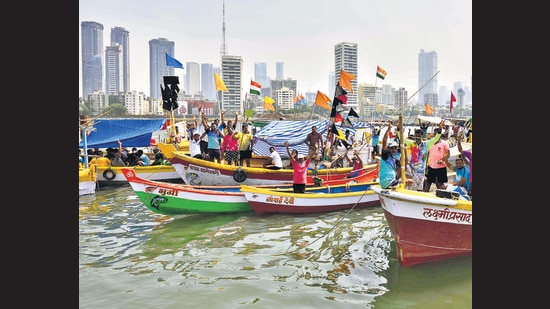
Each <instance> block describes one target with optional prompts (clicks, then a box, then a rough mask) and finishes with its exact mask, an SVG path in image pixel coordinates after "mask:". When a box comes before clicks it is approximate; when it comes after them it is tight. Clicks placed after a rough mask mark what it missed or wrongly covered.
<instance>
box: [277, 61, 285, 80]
mask: <svg viewBox="0 0 550 309" xmlns="http://www.w3.org/2000/svg"><path fill="white" fill-rule="evenodd" d="M284 78H285V63H284V62H275V79H279V80H280V79H284Z"/></svg>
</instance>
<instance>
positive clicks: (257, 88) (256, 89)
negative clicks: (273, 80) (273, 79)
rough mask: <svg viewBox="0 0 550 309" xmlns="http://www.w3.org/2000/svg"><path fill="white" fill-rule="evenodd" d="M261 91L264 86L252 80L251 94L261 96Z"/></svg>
mask: <svg viewBox="0 0 550 309" xmlns="http://www.w3.org/2000/svg"><path fill="white" fill-rule="evenodd" d="M260 89H262V85H260V84H259V83H257V82H255V81H253V80H250V94H257V95H260Z"/></svg>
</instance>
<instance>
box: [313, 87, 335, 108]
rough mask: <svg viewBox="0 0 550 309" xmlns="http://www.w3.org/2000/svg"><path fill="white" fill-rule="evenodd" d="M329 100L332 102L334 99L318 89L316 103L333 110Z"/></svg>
mask: <svg viewBox="0 0 550 309" xmlns="http://www.w3.org/2000/svg"><path fill="white" fill-rule="evenodd" d="M329 102H332V100H331V99H330V98H329V97H328V96H327V95H326V94H324V93H322V92H321V91H319V90H317V96H316V97H315V105H317V106H320V107H322V108H324V109H328V110H331V109H332V107H330V105H328V103H329Z"/></svg>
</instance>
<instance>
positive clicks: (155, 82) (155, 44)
mask: <svg viewBox="0 0 550 309" xmlns="http://www.w3.org/2000/svg"><path fill="white" fill-rule="evenodd" d="M174 45H175V44H174V42H173V41H168V40H167V39H165V38H158V39H152V40H150V41H149V87H150V89H149V90H150V91H151V94H150V97H151V98H152V99H162V92H161V88H160V86H161V85H162V87H164V76H174V68H173V67H171V66H168V65H166V53H168V55H170V56H172V57H174ZM178 80H179V79H178ZM179 82H180V85H179V88H182V85H181V83H182V82H183V81H182V80H179Z"/></svg>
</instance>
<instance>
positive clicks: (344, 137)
mask: <svg viewBox="0 0 550 309" xmlns="http://www.w3.org/2000/svg"><path fill="white" fill-rule="evenodd" d="M330 132H332V133H334V136H336V137H338V138H339V139H341V140H344V141H345V140H346V136H345V135H344V133H342V130H338V129H336V125H335V124H334V123H332V129H331V130H330Z"/></svg>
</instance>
